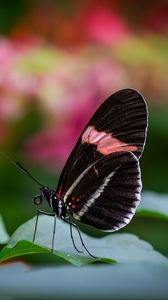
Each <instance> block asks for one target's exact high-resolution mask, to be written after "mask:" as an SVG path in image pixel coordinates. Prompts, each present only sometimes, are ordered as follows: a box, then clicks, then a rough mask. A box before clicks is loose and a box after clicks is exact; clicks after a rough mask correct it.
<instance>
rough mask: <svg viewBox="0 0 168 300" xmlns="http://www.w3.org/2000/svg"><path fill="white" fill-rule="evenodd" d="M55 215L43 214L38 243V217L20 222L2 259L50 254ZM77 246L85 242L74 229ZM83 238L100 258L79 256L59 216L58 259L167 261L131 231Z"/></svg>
mask: <svg viewBox="0 0 168 300" xmlns="http://www.w3.org/2000/svg"><path fill="white" fill-rule="evenodd" d="M53 221H54V218H53V217H49V216H44V215H43V216H40V217H39V222H38V228H37V233H36V239H35V244H33V243H32V237H33V233H34V227H35V218H33V219H31V220H29V221H28V222H26V223H25V224H23V225H21V226H20V227H19V228H18V229H17V230H16V231H15V233H14V234H13V235H12V237H11V238H10V240H9V243H8V245H7V246H6V247H4V248H3V249H2V251H1V252H0V261H1V262H2V261H5V260H7V259H10V258H13V257H17V256H21V255H26V254H33V253H34V254H35V253H51V241H52V233H53ZM73 236H74V240H75V243H76V246H77V248H78V249H80V250H84V249H82V245H81V242H80V239H79V235H78V232H77V231H76V230H75V228H73ZM82 236H83V240H84V243H85V245H86V246H87V248H88V249H89V251H90V252H91V253H92V254H93V255H94V256H96V257H97V258H92V257H90V256H88V254H87V253H86V252H84V253H83V255H81V254H80V255H78V254H77V252H76V250H75V249H74V247H73V245H72V241H71V237H70V232H69V225H68V224H67V223H65V222H63V221H62V220H59V219H57V227H56V235H55V245H54V249H55V250H54V252H53V254H52V255H55V256H56V257H58V258H62V259H63V260H65V261H66V262H69V263H72V264H74V265H76V266H81V265H84V264H88V263H92V262H104V263H110V264H111V263H114V262H116V261H118V262H128V261H131V262H144V261H154V262H157V261H158V262H160V261H162V262H167V258H166V257H164V256H163V255H162V254H160V253H158V252H156V251H154V250H153V248H152V246H151V245H150V244H148V243H147V242H144V241H142V240H140V239H139V238H138V237H136V236H135V235H132V234H124V233H122V234H115V233H113V234H109V235H106V236H105V237H102V238H93V237H90V236H88V235H86V234H84V233H82Z"/></svg>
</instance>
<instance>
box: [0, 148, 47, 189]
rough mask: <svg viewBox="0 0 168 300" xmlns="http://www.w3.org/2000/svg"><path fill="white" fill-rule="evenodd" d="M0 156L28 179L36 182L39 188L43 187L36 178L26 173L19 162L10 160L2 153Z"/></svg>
mask: <svg viewBox="0 0 168 300" xmlns="http://www.w3.org/2000/svg"><path fill="white" fill-rule="evenodd" d="M0 155H1V156H2V157H3V158H5V159H6V160H8V161H9V162H10V163H12V164H13V165H14V166H15V167H16V168H17V169H19V170H21V171H22V173H24V174H26V175H28V177H30V178H31V179H32V180H33V181H34V182H36V183H37V184H38V185H40V186H41V187H44V185H43V184H41V183H40V182H39V181H38V180H37V179H36V178H34V177H33V175H32V174H31V173H30V172H29V171H27V170H26V169H25V168H24V167H23V166H22V165H21V164H20V163H19V162H17V161H14V160H12V159H11V158H10V157H9V156H7V155H5V154H4V153H2V152H0Z"/></svg>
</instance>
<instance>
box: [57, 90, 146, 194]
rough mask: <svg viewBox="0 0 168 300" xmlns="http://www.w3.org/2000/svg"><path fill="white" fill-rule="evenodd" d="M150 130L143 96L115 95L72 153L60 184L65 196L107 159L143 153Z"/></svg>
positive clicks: (133, 93) (126, 91) (87, 126)
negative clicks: (102, 160) (91, 170)
mask: <svg viewBox="0 0 168 300" xmlns="http://www.w3.org/2000/svg"><path fill="white" fill-rule="evenodd" d="M146 129H147V107H146V103H145V101H144V98H143V96H142V95H141V94H140V93H139V92H137V91H135V90H132V89H124V90H121V91H118V92H116V93H115V94H113V95H112V96H110V97H109V98H108V99H106V100H105V101H104V102H103V104H102V105H101V106H100V107H99V108H98V110H97V111H96V112H95V114H94V115H93V116H92V118H91V119H90V121H89V123H88V124H87V125H86V127H85V129H84V130H83V132H82V134H81V136H80V138H79V140H78V142H77V144H76V146H75V148H74V149H73V151H72V153H71V154H70V156H69V158H68V160H67V163H66V165H65V167H64V169H63V172H62V174H61V177H60V181H59V184H58V189H57V193H58V195H59V196H63V195H64V194H65V193H66V191H67V190H68V189H69V188H70V186H72V185H73V183H74V182H75V180H76V179H77V178H78V177H79V176H80V174H81V173H82V172H83V171H84V170H85V169H87V168H88V167H89V166H90V165H92V164H93V163H95V162H96V161H98V160H99V159H101V158H102V157H104V156H107V155H110V154H113V153H114V154H115V153H117V152H122V151H123V152H126V151H129V152H132V153H134V154H135V155H136V156H137V157H138V158H139V157H140V155H141V154H142V152H143V149H144V144H145V138H146Z"/></svg>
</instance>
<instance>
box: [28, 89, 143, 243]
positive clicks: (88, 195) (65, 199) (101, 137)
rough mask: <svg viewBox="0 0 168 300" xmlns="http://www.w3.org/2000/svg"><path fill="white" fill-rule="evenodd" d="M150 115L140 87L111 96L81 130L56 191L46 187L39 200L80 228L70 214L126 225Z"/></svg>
mask: <svg viewBox="0 0 168 300" xmlns="http://www.w3.org/2000/svg"><path fill="white" fill-rule="evenodd" d="M147 118H148V112H147V105H146V102H145V100H144V98H143V96H142V95H141V94H140V93H139V92H138V91H136V90H133V89H123V90H120V91H117V92H116V93H114V94H113V95H111V96H110V97H109V98H108V99H106V100H105V101H104V102H103V103H102V104H101V105H100V107H99V108H98V109H97V111H96V112H95V113H94V115H93V116H92V117H91V119H90V121H89V122H88V124H87V125H86V127H85V128H84V130H83V132H82V133H81V135H80V137H79V139H78V141H77V143H76V145H75V147H74V149H73V150H72V152H71V154H70V156H69V158H68V160H67V162H66V164H65V167H64V168H63V171H62V174H61V176H60V179H59V183H58V187H57V190H56V191H54V190H52V189H50V188H48V187H45V186H42V187H41V194H40V195H39V196H36V197H35V198H34V201H35V203H41V201H42V199H43V198H45V199H46V200H47V201H48V203H49V206H50V207H51V209H52V211H53V215H54V216H55V217H57V216H58V217H60V218H61V219H63V220H65V221H66V222H68V223H70V224H71V225H72V224H73V225H75V226H76V227H77V225H76V224H75V223H72V222H71V217H73V219H74V220H75V219H76V220H78V221H80V222H82V223H84V224H87V225H90V226H92V227H94V228H97V229H99V230H103V231H109V232H112V231H116V230H118V229H120V228H122V227H124V226H125V225H127V224H128V223H129V222H130V220H131V219H132V217H133V215H134V214H135V211H136V208H137V206H138V204H139V202H140V200H141V189H142V183H141V171H140V166H139V158H140V156H141V155H142V152H143V150H144V144H145V140H146V133H147ZM79 234H80V231H79ZM71 235H72V229H71ZM72 240H73V239H72ZM73 243H74V240H73ZM74 246H75V243H74ZM75 248H77V247H76V246H75Z"/></svg>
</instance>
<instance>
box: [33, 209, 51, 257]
mask: <svg viewBox="0 0 168 300" xmlns="http://www.w3.org/2000/svg"><path fill="white" fill-rule="evenodd" d="M40 214H41V215H46V216H52V217H53V216H54V230H53V237H52V249H51V252H53V249H54V236H55V230H56V215H55V214H54V213H47V212H45V211H42V210H38V212H37V216H36V222H35V227H34V234H33V243H34V241H35V238H36V232H37V224H38V219H39V215H40Z"/></svg>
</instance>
